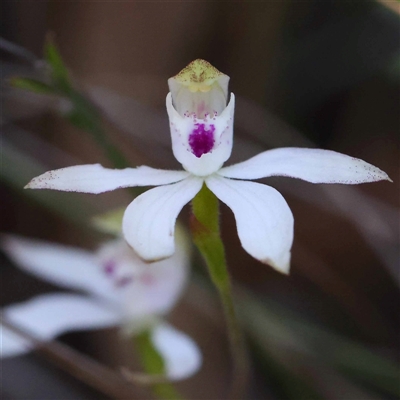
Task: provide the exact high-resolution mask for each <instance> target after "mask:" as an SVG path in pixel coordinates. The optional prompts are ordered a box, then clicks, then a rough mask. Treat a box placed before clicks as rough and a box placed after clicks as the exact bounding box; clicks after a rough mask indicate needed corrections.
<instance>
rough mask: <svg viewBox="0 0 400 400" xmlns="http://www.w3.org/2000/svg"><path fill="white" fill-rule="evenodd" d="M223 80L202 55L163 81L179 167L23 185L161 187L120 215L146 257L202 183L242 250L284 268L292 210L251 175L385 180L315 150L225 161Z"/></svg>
mask: <svg viewBox="0 0 400 400" xmlns="http://www.w3.org/2000/svg"><path fill="white" fill-rule="evenodd" d="M228 81H229V77H228V76H226V75H224V74H222V73H221V72H219V71H218V70H217V69H216V68H214V67H213V66H212V65H210V64H209V63H208V62H206V61H204V60H196V61H193V62H192V63H191V64H189V65H188V66H187V67H186V68H185V69H183V70H182V71H181V72H180V73H179V74H178V75H177V76H175V77H173V78H171V79H169V81H168V83H169V87H170V93H169V94H168V95H167V100H166V103H167V111H168V116H169V121H170V128H171V138H172V149H173V153H174V155H175V157H176V159H177V160H178V161H179V162H180V163H181V164H182V166H183V168H184V171H166V170H159V169H153V168H150V167H147V166H141V167H138V168H127V169H122V170H116V169H107V168H103V167H102V166H101V165H99V164H92V165H80V166H74V167H69V168H62V169H58V170H55V171H49V172H46V173H44V174H43V175H41V176H38V177H36V178H34V179H33V180H32V181H31V182H30V183H29V184H28V185H27V186H26V187H27V188H30V189H53V190H63V191H76V192H84V193H96V194H97V193H103V192H107V191H110V190H114V189H118V188H124V187H131V186H158V187H156V188H154V189H150V190H148V191H147V192H145V193H144V194H142V195H140V196H138V197H137V198H136V199H135V200H133V202H132V203H131V204H130V205H129V206H128V208H127V209H126V211H125V215H124V219H123V232H124V236H125V239H126V240H127V242H128V243H129V244H130V245H131V246H132V247H133V248H134V249H135V251H136V252H137V253H138V254H139V256H140V257H142V258H143V259H144V260H149V261H151V260H160V259H163V258H166V257H170V256H171V255H172V254H173V253H174V251H175V247H174V226H175V221H176V219H177V216H178V214H179V212H180V211H181V209H182V208H183V206H184V205H185V204H186V203H188V202H189V201H190V200H192V199H193V197H194V196H195V195H196V194H197V193H198V192H199V191H200V189H201V188H202V186H203V184H206V185H207V187H208V188H209V189H210V190H211V191H212V192H213V193H214V194H215V195H216V196H217V197H218V198H219V199H220V200H221V201H222V202H224V203H225V204H226V205H227V206H228V207H230V208H231V209H232V211H233V213H234V215H235V218H236V224H237V230H238V235H239V239H240V241H241V244H242V246H243V248H244V249H245V250H246V251H247V252H248V253H249V254H250V255H252V256H253V257H255V258H256V259H258V260H260V261H261V262H263V263H266V264H269V265H271V266H272V267H274V268H276V269H277V270H279V271H281V272H284V273H287V272H288V271H289V264H290V251H291V247H292V242H293V223H294V220H293V215H292V213H291V211H290V209H289V206H288V204H287V203H286V201H285V199H284V198H283V197H282V195H281V194H280V193H279V192H278V191H276V190H275V189H274V188H272V187H270V186H267V185H263V184H259V183H253V182H248V180H250V179H259V178H265V177H269V176H275V175H280V176H286V177H292V178H298V179H303V180H305V181H308V182H312V183H342V184H359V183H364V182H375V181H379V180H384V179H386V180H390V179H389V177H388V176H387V174H386V173H385V172H383V171H381V170H380V169H379V168H377V167H374V166H373V165H371V164H368V163H366V162H365V161H363V160H360V159H357V158H354V157H349V156H346V155H343V154H340V153H336V152H334V151H329V150H320V149H306V148H280V149H274V150H268V151H264V152H262V153H260V154H258V155H257V156H255V157H253V158H250V159H249V160H247V161H244V162H241V163H238V164H236V165H232V166H228V167H223V164H224V162H225V161H226V160H227V159H228V158H229V157H230V154H231V150H232V143H233V114H234V106H235V97H234V95H233V93H231V96H230V101H229V103H228Z"/></svg>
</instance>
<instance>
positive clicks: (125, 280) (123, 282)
mask: <svg viewBox="0 0 400 400" xmlns="http://www.w3.org/2000/svg"><path fill="white" fill-rule="evenodd" d="M131 282H133V277H132V276H124V277H122V278H120V279H118V280H117V282H116V283H115V284H116V286H117V287H123V286H126V285H128V284H130V283H131Z"/></svg>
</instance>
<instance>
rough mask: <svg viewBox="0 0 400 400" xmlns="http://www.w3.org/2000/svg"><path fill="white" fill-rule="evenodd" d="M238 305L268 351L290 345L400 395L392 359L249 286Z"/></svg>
mask: <svg viewBox="0 0 400 400" xmlns="http://www.w3.org/2000/svg"><path fill="white" fill-rule="evenodd" d="M238 306H239V310H240V315H241V317H242V321H243V322H244V323H245V326H246V328H247V330H248V332H249V334H250V335H251V336H252V337H253V338H254V339H255V340H256V341H257V343H258V344H259V345H260V346H262V347H264V349H265V350H266V351H267V352H270V351H271V349H272V348H279V347H284V348H285V349H287V348H290V349H291V351H293V352H294V353H302V354H304V355H305V356H308V357H312V358H315V359H316V360H319V361H324V362H325V363H327V365H329V366H331V367H334V368H335V369H336V370H337V371H340V372H342V373H343V374H345V375H346V376H348V377H351V378H353V379H356V380H357V381H358V382H360V381H361V382H364V384H366V385H367V386H369V387H374V388H375V389H378V390H380V391H383V392H385V393H388V394H390V395H394V396H399V395H400V388H399V376H400V368H399V366H398V365H396V364H395V363H394V362H393V361H391V360H390V359H388V358H386V357H383V356H381V355H379V354H377V353H375V352H373V351H372V350H370V349H368V348H367V347H365V346H363V345H362V344H360V343H357V342H355V341H353V340H351V339H348V338H346V337H344V336H340V335H338V334H335V333H333V332H330V331H329V330H327V329H324V328H323V327H320V326H318V325H316V324H314V323H311V322H309V321H307V320H305V319H301V318H299V317H298V316H296V315H294V313H293V312H291V311H290V310H288V309H286V308H285V307H283V306H281V305H279V304H277V303H275V302H273V301H271V300H268V299H266V298H263V299H262V300H261V299H257V298H255V297H254V296H253V295H251V294H250V293H249V292H247V291H245V290H240V293H239V301H238Z"/></svg>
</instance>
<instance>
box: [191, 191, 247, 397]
mask: <svg viewBox="0 0 400 400" xmlns="http://www.w3.org/2000/svg"><path fill="white" fill-rule="evenodd" d="M192 212H193V215H192V218H191V231H192V235H193V239H194V243H195V244H196V246H197V248H198V249H199V251H200V253H201V255H202V256H203V258H204V259H205V261H206V264H207V267H208V272H209V274H210V277H211V280H212V282H213V283H214V285H215V287H216V288H217V290H218V293H219V296H220V299H221V302H222V306H223V310H224V314H225V318H226V322H227V328H228V334H229V340H230V346H231V353H232V358H233V362H234V379H233V387H232V398H236V399H237V398H241V399H242V398H243V395H244V392H245V388H246V384H247V379H248V372H249V362H248V355H247V350H246V345H245V342H244V337H243V334H242V330H241V328H240V325H239V322H238V319H237V316H236V312H235V307H234V303H233V296H232V285H231V280H230V276H229V273H228V270H227V265H226V259H225V249H224V244H223V243H222V239H221V233H220V228H219V203H218V199H217V197H216V196H215V195H214V194H213V193H212V192H211V191H210V190H209V189H208V188H207V186H206V185H203V187H202V189H201V190H200V192H199V193H198V194H197V195H196V196H195V198H194V199H193V200H192Z"/></svg>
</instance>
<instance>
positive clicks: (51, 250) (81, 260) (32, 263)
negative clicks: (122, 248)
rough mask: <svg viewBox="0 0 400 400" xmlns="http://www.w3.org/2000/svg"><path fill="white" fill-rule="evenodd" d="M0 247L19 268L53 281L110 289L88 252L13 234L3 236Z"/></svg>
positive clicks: (104, 291)
mask: <svg viewBox="0 0 400 400" xmlns="http://www.w3.org/2000/svg"><path fill="white" fill-rule="evenodd" d="M0 247H1V249H2V250H3V251H4V252H5V253H6V254H7V255H8V256H9V257H10V258H11V259H12V260H13V261H14V262H15V264H16V265H17V266H18V267H19V268H21V269H22V270H24V271H26V272H28V273H30V274H32V275H35V276H37V277H39V278H41V279H44V280H46V281H48V282H51V283H53V284H56V285H59V286H61V287H65V288H68V289H78V290H85V291H87V292H90V293H97V294H99V295H102V296H104V295H106V294H109V293H110V291H111V290H112V287H111V282H110V281H109V279H107V277H106V276H105V274H104V273H103V272H102V271H101V268H100V266H99V263H98V261H97V260H96V258H95V256H94V254H92V253H91V252H88V251H85V250H82V249H80V248H76V247H69V246H63V245H59V244H54V243H50V242H44V241H40V240H32V239H26V238H22V237H18V236H13V235H3V236H2V240H1V242H0Z"/></svg>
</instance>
